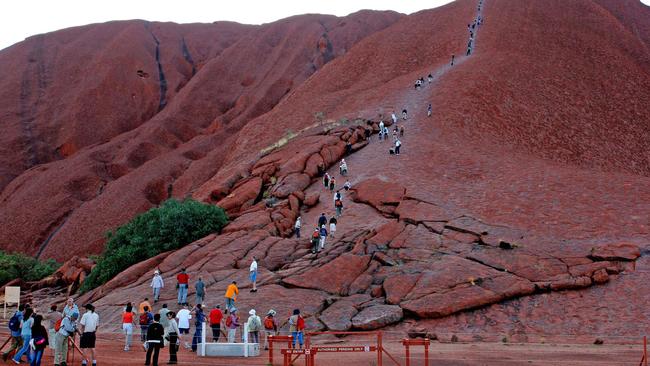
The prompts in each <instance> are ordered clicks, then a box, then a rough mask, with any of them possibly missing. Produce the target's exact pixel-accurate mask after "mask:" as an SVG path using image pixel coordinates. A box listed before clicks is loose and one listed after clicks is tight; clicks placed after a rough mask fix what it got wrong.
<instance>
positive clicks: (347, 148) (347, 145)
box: [345, 141, 352, 155]
mask: <svg viewBox="0 0 650 366" xmlns="http://www.w3.org/2000/svg"><path fill="white" fill-rule="evenodd" d="M350 154H352V144H351V143H350V141H348V142H346V143H345V155H350Z"/></svg>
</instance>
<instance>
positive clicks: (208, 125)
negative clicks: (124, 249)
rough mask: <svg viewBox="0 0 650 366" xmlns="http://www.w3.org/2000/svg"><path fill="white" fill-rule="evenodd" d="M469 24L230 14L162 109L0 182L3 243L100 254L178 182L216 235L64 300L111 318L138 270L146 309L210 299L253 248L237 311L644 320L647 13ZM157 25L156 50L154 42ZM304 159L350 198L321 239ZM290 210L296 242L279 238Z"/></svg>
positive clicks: (455, 328) (327, 322) (580, 11)
mask: <svg viewBox="0 0 650 366" xmlns="http://www.w3.org/2000/svg"><path fill="white" fill-rule="evenodd" d="M476 15H477V2H476V1H456V2H453V3H451V4H448V5H446V6H444V7H441V8H438V9H434V10H427V11H422V12H419V13H415V14H412V15H409V16H398V15H396V14H394V13H372V12H360V13H357V14H353V15H350V16H349V17H346V18H335V17H327V16H304V17H294V18H289V19H285V20H282V21H279V22H276V23H272V24H268V25H264V26H261V27H241V28H237V26H235V25H231V26H233V27H234V28H233V29H236V30H237V32H239V33H237V32H235V31H233V39H234V38H237V37H239V38H237V39H236V40H234V41H233V42H234V43H233V44H232V45H231V46H229V47H225V46H224V47H223V48H220V49H219V50H220V51H217V50H214V53H212V52H213V49H211V48H210V46H207V45H206V46H203V47H204V48H202V50H203V51H201V52H202V53H201V52H199V51H198V50H197V51H193V50H192V49H191V47H190V46H189V45H190V44H191V43H187V42H189V41H188V39H190V37H189V36H185V39H186V44H187V45H188V46H187V47H188V49H189V50H190V53H192V55H194V53H201V54H202V55H206V56H204V58H200V57H198V56H197V57H196V59H197V60H201V59H203V60H204V62H203V63H201V62H197V63H195V64H196V65H197V66H196V73H195V74H194V76H193V77H191V79H189V81H187V82H186V84H185V85H184V86H183V87H182V88H180V89H179V90H178V91H177V93H176V94H175V95H173V96H171V97H170V99H169V100H168V101H167V103H166V105H165V107H164V108H163V109H162V110H160V111H159V112H157V113H155V115H154V116H153V117H151V118H150V119H149V120H147V121H145V122H142V123H141V124H140V125H139V126H138V127H136V128H133V129H131V130H129V131H128V132H125V133H122V134H119V135H116V136H115V137H113V138H111V139H110V141H109V142H107V143H102V144H98V145H93V146H88V147H86V148H84V149H81V150H79V151H77V152H76V153H74V154H72V155H70V156H67V157H64V158H61V159H59V160H57V161H54V162H51V163H48V164H42V165H38V166H36V167H34V168H31V169H29V170H27V171H25V172H23V173H22V174H21V175H20V176H18V177H17V178H15V179H13V180H12V181H11V183H9V184H8V185H7V186H6V187H5V189H4V190H3V192H2V195H1V196H0V202H1V205H2V210H1V211H0V228H1V229H2V232H0V244H1V245H2V247H3V248H4V247H8V248H21V249H23V250H25V251H26V252H29V253H36V252H39V253H40V254H41V255H42V256H46V257H55V258H68V257H70V256H72V255H73V254H83V253H97V252H99V251H101V249H102V247H103V233H104V232H105V231H106V230H108V229H111V228H114V227H116V226H117V225H119V224H121V223H123V222H126V221H127V220H129V219H130V218H131V217H133V215H135V214H137V213H138V212H142V211H144V210H146V209H148V208H149V207H152V206H154V205H156V204H158V203H160V202H161V201H163V200H164V199H166V198H167V197H170V196H172V197H186V196H192V197H194V198H196V199H199V200H201V201H204V202H208V203H213V204H219V205H222V206H223V207H225V208H226V209H227V210H228V213H229V216H230V217H231V218H232V222H231V223H230V224H229V225H228V226H227V227H226V228H225V229H224V230H223V233H222V234H220V235H211V236H209V237H206V238H204V239H201V240H199V241H197V242H195V243H192V244H190V245H188V246H187V247H185V248H183V249H180V250H178V251H175V252H171V253H163V254H161V255H159V256H158V257H156V258H152V259H150V260H148V261H146V262H142V263H139V264H138V265H135V266H133V267H131V268H129V269H127V270H126V271H124V272H123V273H122V274H121V275H119V276H117V277H116V278H115V279H114V280H113V281H111V282H109V283H107V284H106V285H104V286H102V287H100V288H99V289H97V290H95V291H93V292H91V293H89V294H87V295H84V298H82V299H81V301H82V302H84V301H94V302H95V303H96V304H97V305H98V306H99V308H100V310H101V311H102V314H106V319H107V321H108V322H110V321H111V320H112V319H115V320H116V319H117V318H118V316H119V311H120V308H121V306H122V305H123V304H124V303H126V302H127V301H138V300H139V299H140V297H142V294H143V293H145V292H146V291H149V287H148V286H149V280H150V275H151V273H152V271H153V270H154V269H155V268H158V269H160V270H161V271H162V272H163V274H164V276H165V279H166V281H167V284H168V287H167V288H166V290H165V291H164V293H163V301H167V302H173V301H174V299H175V294H174V290H173V284H174V276H175V274H176V273H177V272H178V271H179V269H180V268H181V267H186V268H188V271H189V273H190V276H191V277H192V278H193V279H196V278H197V277H198V276H202V277H203V278H204V280H206V284H207V287H208V288H207V298H206V301H207V303H208V305H214V304H216V303H221V302H222V301H223V291H225V287H226V285H227V284H229V283H230V282H231V281H232V280H237V281H238V283H240V284H241V285H242V289H247V288H248V286H249V285H248V282H247V280H246V278H247V276H248V271H247V266H248V264H249V263H250V260H251V258H252V256H257V257H258V258H260V276H259V277H260V281H259V282H258V286H259V288H260V290H259V292H257V293H249V292H248V291H242V295H241V296H240V298H239V299H238V302H237V306H238V308H239V309H240V310H242V309H243V310H244V311H247V310H248V309H249V308H256V309H257V310H258V313H259V312H261V311H265V310H266V308H267V307H273V308H274V309H275V310H278V312H279V314H281V315H283V314H286V313H288V312H289V311H290V310H291V309H293V308H296V307H299V308H301V309H302V310H303V312H304V314H305V316H306V317H307V320H308V326H309V328H310V329H314V330H319V329H335V330H348V329H376V328H382V327H389V328H390V329H394V330H396V331H400V332H405V333H407V332H409V331H412V330H417V332H416V333H418V332H420V329H421V328H422V327H424V328H425V332H424V333H431V334H433V333H436V332H437V333H438V334H439V335H440V337H441V339H445V337H446V335H447V334H449V335H451V334H454V333H458V336H457V337H456V338H459V337H460V338H462V339H494V340H500V339H501V338H500V337H499V338H494V337H495V336H494V335H495V334H504V335H507V336H508V338H509V339H510V338H514V339H522V340H543V339H546V335H549V334H550V335H557V336H562V335H571V334H574V335H575V334H578V335H580V334H582V335H591V334H598V335H605V336H607V335H616V336H626V337H632V336H636V335H637V334H640V326H639V324H644V323H643V322H639V319H646V318H647V314H646V313H647V312H646V311H645V307H644V304H647V301H648V299H647V296H646V295H645V294H648V293H650V291H648V290H650V289H648V288H647V284H648V283H650V281H648V276H647V271H648V269H650V267H649V263H648V260H647V258H648V256H647V253H648V251H649V250H650V227H649V226H648V222H647V217H650V208H649V207H648V205H647V204H646V203H647V202H650V188H649V187H650V184H648V183H650V181H649V179H650V178H648V176H649V175H650V168H649V166H650V165H649V163H648V162H649V161H650V160H649V159H650V155H648V149H647V147H646V146H645V145H646V143H645V142H647V141H649V140H650V136H648V134H649V133H650V132H649V131H650V129H648V123H650V122H649V121H650V110H649V109H648V108H647V107H646V106H647V105H650V100H649V98H650V72H649V70H650V64H649V63H648V60H649V59H650V51H648V49H649V48H648V31H647V30H648V22H649V21H648V19H650V10H649V9H648V8H647V7H643V6H642V5H639V4H638V3H637V2H635V1H621V2H614V1H604V0H603V1H598V2H596V1H587V0H585V1H576V2H565V1H556V2H553V3H552V4H550V5H541V4H540V3H537V2H533V1H530V2H521V1H515V0H485V3H484V6H483V8H482V13H481V15H482V16H484V17H485V22H484V24H483V25H482V26H480V27H479V29H478V30H477V32H476V40H475V46H474V48H473V53H472V55H470V56H465V49H466V48H465V46H466V44H467V39H468V34H467V33H468V32H467V23H470V22H471V21H472V19H474V18H475V17H476ZM154 25H155V24H154ZM151 26H152V25H149V27H151ZM156 26H158V27H164V25H156ZM224 26H225V25H224ZM235 33H236V34H235ZM156 34H160V37H159V42H161V43H160V44H161V45H162V44H164V42H163V40H164V39H173V37H174V36H173V34H174V33H173V32H172V31H165V32H163V31H162V30H159V33H156ZM163 35H164V37H163ZM215 37H217V38H215V39H218V36H215ZM208 44H211V43H210V42H208ZM181 46H182V44H181ZM192 47H199V46H192ZM161 49H162V46H161ZM181 49H182V47H181ZM181 54H183V52H181ZM451 54H455V56H456V58H455V64H454V65H453V66H451V65H450V64H449V61H450V55H451ZM192 59H194V56H192ZM183 60H185V61H184V62H185V64H184V65H191V63H190V62H189V61H187V58H186V57H184V58H183ZM184 70H187V69H184ZM429 73H431V74H432V80H431V82H428V81H425V85H424V87H423V88H422V89H421V90H415V89H414V88H413V81H414V80H415V79H416V78H419V77H425V79H426V77H427V75H428V74H429ZM181 74H182V73H181ZM183 75H185V74H183ZM178 80H184V79H182V78H179V79H178ZM181 84H182V83H181ZM178 85H180V84H178ZM158 96H160V95H158ZM156 100H157V101H158V103H160V99H156ZM429 103H431V105H432V109H433V115H432V116H431V117H427V114H426V108H427V105H428V104H429ZM402 109H407V110H408V112H409V113H408V119H406V120H400V121H399V122H398V123H397V125H398V126H402V127H404V129H405V131H404V136H402V137H401V141H402V143H403V145H402V153H401V154H400V155H399V156H394V155H389V154H388V150H389V148H390V147H391V146H392V140H391V138H389V140H388V141H378V139H377V135H376V132H377V130H378V122H379V119H380V118H382V119H384V122H386V125H387V126H389V128H390V129H391V130H392V128H393V126H392V123H391V122H390V118H389V114H390V113H391V112H392V111H393V110H395V111H397V112H400V111H401V110H402ZM315 116H320V117H315ZM366 131H368V132H366ZM367 133H370V135H371V137H370V139H369V141H367V140H366V139H365V136H366V134H367ZM391 134H392V131H391ZM343 157H345V159H346V161H347V164H348V168H349V175H348V176H347V177H343V176H340V174H339V173H338V167H337V165H338V162H339V161H340V159H341V158H343ZM319 167H320V169H326V170H327V171H328V172H329V173H330V174H331V175H332V176H334V177H335V178H336V187H337V189H339V188H340V187H341V186H342V184H343V183H344V182H345V181H346V180H349V181H350V183H351V185H352V189H351V190H349V191H346V190H341V193H342V194H343V202H344V208H343V216H342V217H340V218H339V222H338V225H337V230H336V232H335V235H334V237H329V238H328V239H327V244H326V245H325V249H324V250H323V251H322V252H320V253H318V254H312V253H311V251H310V243H309V237H310V235H311V233H312V232H313V230H314V229H315V226H316V223H317V220H318V216H319V215H320V214H321V213H326V215H327V216H328V217H330V216H332V215H333V212H334V207H333V202H334V200H333V195H334V192H333V191H331V190H328V189H325V187H324V186H323V184H322V183H321V180H320V179H321V178H320V174H319V170H320V169H319ZM298 216H301V217H302V222H303V229H302V233H303V237H302V238H301V239H297V238H293V237H291V236H292V231H293V230H292V228H293V223H294V222H295V219H296V218H297V217H298ZM630 288H639V292H638V293H635V292H634V291H631V290H630ZM620 298H626V302H625V304H621V302H620V301H617V299H620ZM602 299H604V300H602ZM601 300H602V301H605V302H606V303H607V304H612V305H611V306H610V305H605V306H603V305H602V304H601ZM558 314H559V315H558ZM621 314H622V315H621ZM556 317H557V318H558V319H559V318H562V319H563V320H562V321H559V320H558V321H555V320H553V319H556ZM565 318H566V319H565ZM576 319H577V320H576ZM565 320H566V321H565ZM116 324H117V320H116ZM411 333H413V332H411ZM420 333H421V332H420ZM477 337H478V338H477ZM491 337H492V338H491ZM591 341H593V340H591Z"/></svg>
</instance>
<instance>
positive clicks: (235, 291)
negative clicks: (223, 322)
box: [225, 281, 239, 314]
mask: <svg viewBox="0 0 650 366" xmlns="http://www.w3.org/2000/svg"><path fill="white" fill-rule="evenodd" d="M238 295H239V288H237V281H232V283H231V284H230V285H228V287H227V288H226V295H225V297H226V314H227V313H228V312H229V311H231V310H230V309H232V308H234V307H235V301H237V296H238Z"/></svg>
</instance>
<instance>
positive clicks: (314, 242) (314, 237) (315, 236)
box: [311, 228, 320, 254]
mask: <svg viewBox="0 0 650 366" xmlns="http://www.w3.org/2000/svg"><path fill="white" fill-rule="evenodd" d="M319 243H320V230H319V229H318V228H316V229H314V232H313V233H312V234H311V254H316V252H317V251H318V244H319Z"/></svg>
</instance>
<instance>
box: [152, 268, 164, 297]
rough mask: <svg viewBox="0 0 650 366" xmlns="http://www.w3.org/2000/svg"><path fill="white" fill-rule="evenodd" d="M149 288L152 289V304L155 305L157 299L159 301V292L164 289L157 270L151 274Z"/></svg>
mask: <svg viewBox="0 0 650 366" xmlns="http://www.w3.org/2000/svg"><path fill="white" fill-rule="evenodd" d="M149 286H150V287H151V288H152V289H153V302H154V303H157V302H158V299H160V291H161V290H162V288H163V287H165V281H163V278H162V276H161V275H160V272H159V271H158V270H156V271H154V272H153V279H151V285H149Z"/></svg>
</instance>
